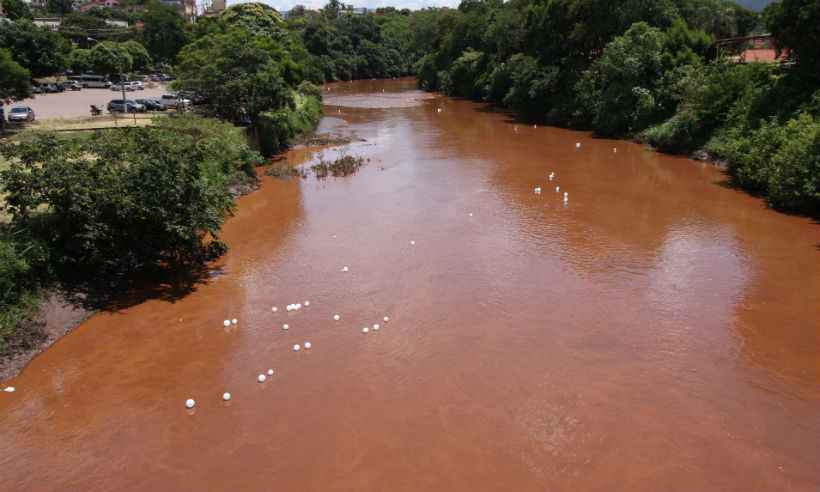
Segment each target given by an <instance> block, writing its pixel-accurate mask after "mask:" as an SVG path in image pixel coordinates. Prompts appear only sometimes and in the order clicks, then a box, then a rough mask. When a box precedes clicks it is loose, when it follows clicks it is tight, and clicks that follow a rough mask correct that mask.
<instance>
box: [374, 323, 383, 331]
mask: <svg viewBox="0 0 820 492" xmlns="http://www.w3.org/2000/svg"><path fill="white" fill-rule="evenodd" d="M379 328H381V326H380V325H379V324H378V323H375V324H374V325H373V331H379Z"/></svg>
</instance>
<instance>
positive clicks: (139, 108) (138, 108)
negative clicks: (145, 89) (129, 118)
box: [108, 99, 145, 113]
mask: <svg viewBox="0 0 820 492" xmlns="http://www.w3.org/2000/svg"><path fill="white" fill-rule="evenodd" d="M108 112H109V113H144V112H145V106H143V105H142V104H140V103H138V102H137V101H133V100H131V99H124V100H123V99H112V100H110V101H108Z"/></svg>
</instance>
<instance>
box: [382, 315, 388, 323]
mask: <svg viewBox="0 0 820 492" xmlns="http://www.w3.org/2000/svg"><path fill="white" fill-rule="evenodd" d="M382 319H383V320H384V322H385V323H387V322H388V321H390V318H389V317H388V316H385V317H384V318H382Z"/></svg>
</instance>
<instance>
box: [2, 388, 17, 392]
mask: <svg viewBox="0 0 820 492" xmlns="http://www.w3.org/2000/svg"><path fill="white" fill-rule="evenodd" d="M3 391H5V392H6V393H14V392H15V389H14V386H6V387H5V388H3Z"/></svg>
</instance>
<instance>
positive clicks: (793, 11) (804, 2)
mask: <svg viewBox="0 0 820 492" xmlns="http://www.w3.org/2000/svg"><path fill="white" fill-rule="evenodd" d="M765 15H766V27H767V28H768V29H769V30H770V31H771V33H772V34H773V35H774V36H775V38H776V39H777V41H778V43H779V44H780V46H781V47H783V48H787V49H789V50H790V51H791V52H792V53H793V54H794V57H795V58H796V59H797V61H798V63H799V64H800V65H801V66H802V68H804V69H805V70H806V71H807V72H809V73H813V74H814V75H815V76H816V77H818V78H820V0H781V1H779V2H776V3H773V4H772V5H770V6H769V7H768V8H767V9H766V12H765Z"/></svg>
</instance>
